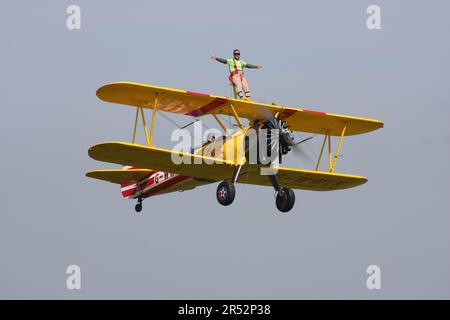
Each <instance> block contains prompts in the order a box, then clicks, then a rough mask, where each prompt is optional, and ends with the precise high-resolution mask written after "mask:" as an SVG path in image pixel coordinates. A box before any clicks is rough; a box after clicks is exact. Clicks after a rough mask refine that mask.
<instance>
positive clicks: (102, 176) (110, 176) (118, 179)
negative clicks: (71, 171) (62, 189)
mask: <svg viewBox="0 0 450 320" xmlns="http://www.w3.org/2000/svg"><path fill="white" fill-rule="evenodd" d="M153 171H154V170H148V169H128V170H123V169H109V170H95V171H91V172H88V173H86V176H87V177H89V178H94V179H99V180H104V181H109V182H112V183H118V184H122V183H128V182H138V181H141V180H142V179H144V178H145V177H148V176H149V175H150V174H152V172H153Z"/></svg>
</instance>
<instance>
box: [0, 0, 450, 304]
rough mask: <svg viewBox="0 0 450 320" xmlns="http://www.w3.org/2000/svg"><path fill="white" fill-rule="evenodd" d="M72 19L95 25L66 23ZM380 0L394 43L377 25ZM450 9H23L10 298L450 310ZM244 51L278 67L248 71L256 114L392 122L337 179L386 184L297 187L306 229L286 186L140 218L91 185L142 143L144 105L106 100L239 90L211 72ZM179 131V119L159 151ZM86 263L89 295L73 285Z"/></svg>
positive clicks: (8, 128)
mask: <svg viewBox="0 0 450 320" xmlns="http://www.w3.org/2000/svg"><path fill="white" fill-rule="evenodd" d="M71 4H76V5H78V6H80V8H81V30H68V29H67V27H66V19H67V17H68V14H67V13H66V8H67V7H68V6H69V5H71ZM371 4H377V5H379V6H380V8H381V29H380V30H372V31H371V30H369V29H368V28H367V26H366V19H367V17H368V14H367V13H366V9H367V7H368V6H369V5H371ZM449 12H450V3H449V2H448V1H446V0H442V1H438V0H436V1H432V2H430V1H406V0H403V1H400V0H399V1H381V0H378V1H366V0H353V1H331V0H330V1H277V2H274V1H256V0H255V1H239V2H233V1H231V2H227V1H211V0H208V1H206V0H205V1H132V2H124V1H56V0H55V1H12V0H10V1H8V0H7V1H3V3H2V10H1V11H0V36H1V39H2V48H1V50H0V58H1V59H0V75H1V76H0V96H1V105H2V107H1V117H0V134H1V140H0V146H1V160H0V161H1V166H2V171H1V181H2V183H1V185H0V194H1V201H0V219H1V220H0V255H1V256H0V298H63V299H78V298H88V299H90V298H143V299H171V298H182V299H184V298H186V299H196V298H204V299H206V298H210V299H215V298H256V299H258V298H269V299H277V298H287V299H301V298H325V299H328V298H344V299H345V298H357V299H380V298H385V299H392V298H446V299H448V298H450V233H449V227H450V218H449V213H450V200H449V191H450V169H449V161H450V129H449V120H450V90H449V83H450V72H449V71H450V62H449V56H450V45H449V42H448V37H449V35H448V33H449V30H450V21H449V19H448V15H449ZM234 48H239V49H240V50H241V54H242V58H243V59H244V60H246V61H248V62H249V63H253V64H262V65H263V68H262V69H260V70H253V69H252V70H248V71H247V77H248V80H249V83H250V87H251V90H252V95H253V98H254V99H255V100H258V101H262V102H272V101H274V102H277V103H279V104H282V105H287V106H292V107H306V108H308V109H314V110H319V111H327V112H333V113H342V114H348V115H355V116H362V117H370V118H375V119H379V120H381V121H383V122H384V123H385V128H384V129H381V130H378V131H375V132H373V133H370V134H367V135H361V136H355V137H349V138H347V139H345V140H344V145H343V149H342V154H343V157H342V158H340V159H339V161H338V164H337V168H336V169H337V171H339V172H344V173H350V174H359V175H364V176H366V177H368V179H369V181H368V183H367V184H365V185H363V186H361V187H358V188H355V189H349V190H343V191H336V192H328V193H320V192H310V191H300V190H297V191H296V205H295V207H294V209H293V210H292V211H291V212H289V213H288V214H280V213H279V212H278V210H277V209H276V207H275V203H274V197H273V195H274V191H273V189H271V188H269V187H257V186H247V185H239V186H238V188H237V195H236V199H235V201H234V203H233V204H232V205H231V206H229V207H222V206H220V205H219V204H218V203H217V200H216V197H215V189H216V187H217V184H212V185H209V186H204V187H200V188H198V189H195V190H193V191H189V192H184V193H172V194H169V195H163V196H158V197H154V198H149V199H147V200H145V201H144V209H143V214H141V215H139V214H136V213H135V212H134V204H135V202H134V201H131V200H126V199H123V198H122V196H121V194H120V192H119V188H118V186H116V185H113V184H109V183H106V182H102V181H96V180H92V179H88V178H86V177H85V176H84V174H85V172H87V171H89V170H92V169H102V168H103V169H106V168H116V167H117V166H116V165H113V164H108V163H100V162H97V161H94V160H93V159H91V158H89V156H88V154H87V150H88V148H89V147H90V146H91V145H94V144H96V143H100V142H105V141H129V140H130V139H131V135H132V132H131V130H132V125H133V121H134V110H133V109H132V108H129V107H125V106H119V105H113V104H108V103H105V102H102V101H100V100H99V99H98V98H97V97H96V95H95V91H96V89H97V88H98V87H100V86H101V85H103V84H105V83H108V82H113V81H134V82H142V83H148V84H154V85H160V86H167V87H173V88H179V89H186V90H192V91H199V92H206V93H212V94H217V95H229V93H230V89H229V87H227V76H228V75H227V70H226V67H225V66H224V65H221V64H219V63H217V62H213V61H211V60H210V59H209V57H210V55H212V54H213V53H216V54H217V55H219V56H221V57H225V58H226V57H229V56H230V55H231V52H232V50H233V49H234ZM170 117H171V119H173V120H174V121H176V122H178V123H180V124H185V123H187V122H188V121H189V119H187V118H184V117H180V116H173V115H171V116H170ZM208 121H209V120H208ZM211 124H212V122H211ZM173 129H174V126H173V125H172V124H171V123H170V122H168V121H167V120H165V119H164V118H162V117H159V118H158V120H157V128H156V135H157V136H156V141H157V142H158V143H160V145H163V146H164V145H166V144H167V143H168V142H167V141H168V137H169V134H170V132H171V131H172V130H173ZM305 136H306V135H305ZM314 140H315V139H313V141H312V142H311V143H310V146H311V148H315V147H317V141H314ZM141 141H143V140H142V139H141ZM319 144H320V141H319ZM316 152H317V148H316ZM288 164H289V165H295V166H297V167H308V165H310V164H307V163H302V162H298V161H297V160H296V159H293V158H291V159H289V161H288ZM73 264H74V265H78V266H80V268H81V274H82V276H81V283H82V289H81V290H68V289H67V288H66V278H67V276H68V275H67V274H66V268H67V266H69V265H73ZM369 265H378V266H380V268H381V285H382V288H381V289H380V290H368V289H367V287H366V279H367V277H368V275H367V274H366V268H367V267H368V266H369Z"/></svg>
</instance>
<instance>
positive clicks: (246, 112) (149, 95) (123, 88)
mask: <svg viewBox="0 0 450 320" xmlns="http://www.w3.org/2000/svg"><path fill="white" fill-rule="evenodd" d="M156 95H157V101H158V102H157V105H156V107H157V109H158V110H161V111H167V112H174V113H178V114H184V115H189V116H195V117H198V116H202V115H205V114H209V113H215V114H225V115H231V114H232V111H231V109H230V106H229V104H230V103H231V104H232V105H233V107H234V108H235V110H236V113H237V115H238V116H239V117H243V118H247V119H248V120H250V121H253V120H256V119H259V120H262V119H264V118H265V117H266V116H267V115H268V114H271V115H276V114H278V118H280V119H284V120H285V122H286V124H287V125H288V126H289V127H290V129H291V130H294V131H304V132H311V133H321V134H329V135H332V136H339V135H341V132H342V129H343V127H344V126H345V125H347V129H346V132H345V135H346V136H350V135H355V134H361V133H366V132H370V131H373V130H376V129H379V128H382V127H383V123H382V122H381V121H378V120H373V119H366V118H359V117H352V116H344V115H338V114H332V113H326V112H318V111H312V110H307V109H297V108H289V107H283V106H279V105H271V104H265V103H259V102H254V101H245V100H238V99H232V98H226V97H220V96H213V95H209V94H203V93H197V92H191V91H185V90H177V89H170V88H164V87H157V86H152V85H146V84H140V83H133V82H114V83H110V84H107V85H105V86H103V87H101V88H99V89H98V90H97V96H98V97H99V98H100V99H102V100H104V101H107V102H113V103H119V104H125V105H130V106H136V107H143V108H153V103H154V101H155V97H156Z"/></svg>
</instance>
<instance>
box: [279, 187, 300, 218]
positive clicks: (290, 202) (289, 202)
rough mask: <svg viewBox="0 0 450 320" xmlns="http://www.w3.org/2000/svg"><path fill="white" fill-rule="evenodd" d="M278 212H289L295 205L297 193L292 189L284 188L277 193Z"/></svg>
mask: <svg viewBox="0 0 450 320" xmlns="http://www.w3.org/2000/svg"><path fill="white" fill-rule="evenodd" d="M275 204H276V205H277V208H278V210H280V211H281V212H288V211H289V210H291V209H292V207H293V206H294V204H295V193H294V191H292V189H289V188H282V189H281V190H280V191H278V192H277V197H276V200H275Z"/></svg>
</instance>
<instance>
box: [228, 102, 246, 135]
mask: <svg viewBox="0 0 450 320" xmlns="http://www.w3.org/2000/svg"><path fill="white" fill-rule="evenodd" d="M230 108H231V111H232V112H233V115H234V118H235V119H236V122H237V123H238V125H239V127H240V128H241V129H244V126H243V125H242V122H241V119H239V116H238V114H237V112H236V109H234V106H233V104H232V103H230Z"/></svg>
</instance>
